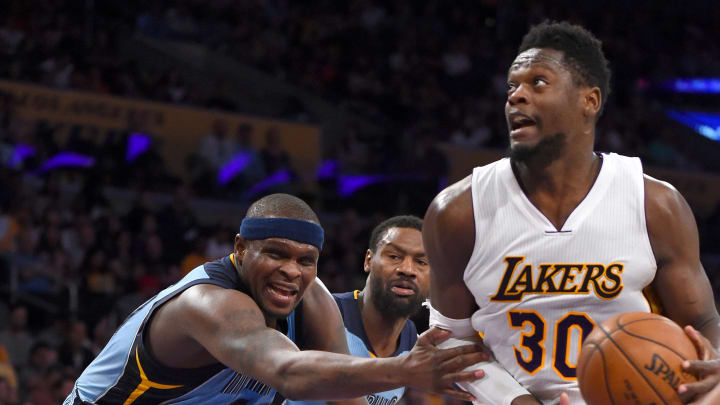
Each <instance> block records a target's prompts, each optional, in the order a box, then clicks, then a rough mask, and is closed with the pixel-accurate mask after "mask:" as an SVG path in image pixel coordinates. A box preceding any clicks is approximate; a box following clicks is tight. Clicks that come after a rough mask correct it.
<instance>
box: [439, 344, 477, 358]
mask: <svg viewBox="0 0 720 405" xmlns="http://www.w3.org/2000/svg"><path fill="white" fill-rule="evenodd" d="M469 353H482V354H483V355H484V357H485V358H486V359H489V358H490V355H489V354H487V353H486V352H485V347H484V346H483V344H482V343H479V342H478V343H471V344H466V345H462V346H456V347H451V348H448V349H440V350H439V351H438V355H439V356H440V358H441V359H443V360H447V359H452V358H453V357H457V356H461V355H464V354H469Z"/></svg>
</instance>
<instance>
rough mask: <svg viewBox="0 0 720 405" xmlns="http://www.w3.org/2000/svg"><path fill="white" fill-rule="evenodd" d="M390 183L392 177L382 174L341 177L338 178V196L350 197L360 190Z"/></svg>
mask: <svg viewBox="0 0 720 405" xmlns="http://www.w3.org/2000/svg"><path fill="white" fill-rule="evenodd" d="M385 181H390V176H385V175H382V174H376V175H365V176H363V175H357V176H351V175H341V176H340V177H339V178H338V194H340V196H341V197H349V196H351V195H352V194H353V193H355V192H356V191H358V190H359V189H361V188H363V187H367V186H369V185H371V184H377V183H382V182H385Z"/></svg>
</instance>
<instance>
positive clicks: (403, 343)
mask: <svg viewBox="0 0 720 405" xmlns="http://www.w3.org/2000/svg"><path fill="white" fill-rule="evenodd" d="M421 231H422V219H420V218H418V217H415V216H409V215H404V216H396V217H392V218H390V219H387V220H385V221H383V222H382V223H380V224H379V225H378V226H376V227H375V229H373V231H372V234H371V236H370V246H369V248H368V250H367V252H366V254H365V263H364V268H365V272H366V273H369V275H368V278H367V281H366V283H365V288H364V289H363V290H362V291H359V290H355V291H351V292H345V293H339V294H333V297H334V298H335V301H336V302H337V305H338V307H339V308H340V313H341V314H342V317H343V322H344V323H345V333H346V335H347V343H348V346H349V348H350V353H351V354H352V355H354V356H360V357H373V358H374V357H395V356H402V355H405V354H407V353H408V352H409V351H410V350H411V349H412V347H413V345H415V341H416V340H417V329H416V328H415V324H414V323H413V321H412V320H410V319H409V318H410V316H412V315H413V314H414V313H415V312H417V310H418V309H419V308H420V306H421V304H422V302H423V301H424V300H425V298H426V297H427V295H428V292H429V289H430V278H429V277H430V269H429V266H428V262H427V258H426V257H425V249H424V248H423V244H422V233H421ZM404 393H405V387H399V388H396V389H393V390H388V391H383V392H377V393H373V394H370V395H367V396H366V399H367V401H368V403H369V404H370V405H394V404H395V403H396V402H397V401H398V400H399V399H400V398H402V396H403V394H404ZM317 404H321V403H317V402H292V401H291V405H317Z"/></svg>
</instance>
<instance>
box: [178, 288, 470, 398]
mask: <svg viewBox="0 0 720 405" xmlns="http://www.w3.org/2000/svg"><path fill="white" fill-rule="evenodd" d="M177 298H178V299H177V301H175V303H174V304H173V305H176V306H177V307H176V310H175V311H173V313H178V314H182V316H181V317H180V316H178V317H177V319H175V322H177V323H178V326H177V328H178V329H179V332H180V333H182V334H184V335H186V336H188V337H189V338H190V339H192V340H194V341H196V342H198V343H199V344H200V345H201V346H202V347H204V348H205V349H206V350H207V351H208V352H209V353H210V354H211V355H212V356H213V357H214V358H215V359H217V360H218V361H220V362H222V363H223V364H225V365H226V366H228V367H230V368H232V369H234V370H237V371H238V372H240V373H243V374H245V375H251V376H253V377H255V378H257V379H258V380H260V381H263V382H264V383H266V384H268V385H270V386H272V387H274V388H275V389H277V390H278V392H280V394H281V395H283V396H284V397H285V398H288V399H302V400H333V399H345V398H355V397H360V396H362V395H365V394H369V393H373V392H381V391H386V390H389V389H393V388H397V387H401V386H409V387H413V388H418V389H421V390H427V391H434V392H438V393H441V394H449V395H454V396H457V397H459V398H461V399H468V398H469V395H467V394H466V393H463V392H461V391H459V390H457V389H455V388H454V387H453V383H455V382H458V381H468V380H474V379H476V378H478V377H480V376H482V374H479V375H478V374H477V373H474V372H459V371H460V370H462V369H463V368H464V367H466V366H468V365H470V364H474V363H477V362H478V361H481V360H483V359H484V357H483V354H482V353H480V352H479V348H478V347H474V346H468V347H463V348H455V349H450V350H439V349H437V348H436V347H435V345H436V344H437V343H438V342H440V341H441V340H443V339H444V338H446V337H447V336H446V335H447V334H443V333H439V332H440V331H438V330H434V331H430V332H431V333H426V334H424V335H423V336H421V338H420V339H419V340H418V344H417V345H416V346H415V348H413V350H412V351H411V352H410V353H409V354H408V355H407V356H402V357H393V358H388V359H364V358H360V357H353V356H347V355H342V354H336V353H328V352H321V351H300V350H299V349H298V348H297V346H295V344H294V343H293V342H292V341H291V340H290V339H288V338H287V337H286V336H285V335H283V334H282V333H280V332H278V331H276V330H274V329H271V328H268V327H267V326H266V324H265V318H264V316H263V313H262V311H261V310H260V308H259V307H258V306H257V305H256V303H255V301H253V300H252V299H251V298H250V297H249V296H247V295H245V294H243V293H241V292H239V291H236V290H229V289H224V288H220V287H217V286H214V285H209V284H201V285H197V286H193V287H191V288H189V289H188V290H186V291H185V292H184V293H182V294H181V295H180V296H179V297H177ZM328 310H330V309H328Z"/></svg>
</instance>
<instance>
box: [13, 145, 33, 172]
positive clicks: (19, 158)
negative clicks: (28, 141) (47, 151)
mask: <svg viewBox="0 0 720 405" xmlns="http://www.w3.org/2000/svg"><path fill="white" fill-rule="evenodd" d="M33 155H35V147H33V146H30V145H25V144H23V143H19V144H17V145H15V147H14V151H13V154H12V156H10V159H9V160H8V162H7V165H8V167H13V168H17V167H20V165H22V162H23V160H25V158H26V157H30V156H33Z"/></svg>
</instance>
